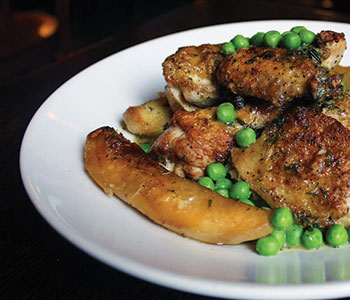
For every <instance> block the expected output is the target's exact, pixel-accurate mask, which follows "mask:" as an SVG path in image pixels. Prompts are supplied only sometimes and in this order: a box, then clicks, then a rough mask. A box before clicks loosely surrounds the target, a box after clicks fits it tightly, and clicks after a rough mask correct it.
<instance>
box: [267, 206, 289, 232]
mask: <svg viewBox="0 0 350 300" xmlns="http://www.w3.org/2000/svg"><path fill="white" fill-rule="evenodd" d="M271 223H272V225H273V226H274V227H275V228H277V229H285V228H287V227H289V226H290V225H292V224H293V215H292V213H291V211H290V209H289V207H280V208H277V209H275V210H274V212H273V213H272V216H271Z"/></svg>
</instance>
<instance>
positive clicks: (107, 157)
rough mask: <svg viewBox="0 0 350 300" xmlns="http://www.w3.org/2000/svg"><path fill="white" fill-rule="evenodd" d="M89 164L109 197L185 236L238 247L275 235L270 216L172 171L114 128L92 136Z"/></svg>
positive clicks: (86, 154)
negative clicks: (241, 244) (119, 200)
mask: <svg viewBox="0 0 350 300" xmlns="http://www.w3.org/2000/svg"><path fill="white" fill-rule="evenodd" d="M84 159H85V167H86V170H87V172H88V173H89V175H90V176H91V177H92V178H93V179H94V180H95V182H96V183H97V184H98V185H99V186H100V187H101V188H102V189H103V190H104V191H105V192H106V193H108V194H113V193H114V194H115V195H116V196H117V197H119V198H120V199H121V200H123V201H124V202H126V203H127V204H129V205H130V206H131V207H133V208H135V209H136V210H138V211H139V212H141V213H142V214H144V215H145V216H147V217H148V218H149V219H150V220H152V221H153V222H155V223H157V224H159V225H161V226H163V227H165V228H167V229H169V230H172V231H174V232H176V233H178V234H180V235H182V236H185V237H189V238H192V239H195V240H199V241H202V242H205V243H213V244H239V243H242V242H245V241H250V240H255V239H257V238H260V237H263V236H265V235H268V234H269V233H271V231H272V226H271V223H270V216H271V212H270V211H266V210H264V209H259V208H256V207H252V206H249V205H246V204H244V203H241V202H239V201H232V200H231V199H229V198H226V197H223V196H221V195H219V194H218V193H216V192H214V191H212V190H210V189H207V188H205V187H202V186H201V185H199V184H197V183H196V182H193V181H192V180H189V179H185V178H181V177H179V176H177V175H175V174H174V173H172V172H169V171H167V170H166V169H164V168H163V167H161V166H160V165H159V164H158V163H157V162H156V161H155V160H153V159H152V158H151V157H150V156H149V155H148V154H146V153H145V152H144V151H143V150H142V149H141V148H140V147H139V146H138V145H136V144H135V143H131V142H130V141H128V140H127V139H125V138H124V137H123V136H122V135H121V134H118V133H117V132H116V131H115V130H114V129H113V128H110V127H102V128H99V129H96V130H95V131H93V132H91V133H90V134H89V135H88V137H87V139H86V144H85V151H84Z"/></svg>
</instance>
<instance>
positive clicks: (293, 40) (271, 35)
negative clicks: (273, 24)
mask: <svg viewBox="0 0 350 300" xmlns="http://www.w3.org/2000/svg"><path fill="white" fill-rule="evenodd" d="M315 37H316V35H315V34H314V33H313V32H312V31H310V30H308V29H306V27H305V26H295V27H293V28H291V30H289V31H285V32H283V33H282V34H281V33H280V32H279V31H277V30H270V31H268V32H265V33H264V32H257V33H256V34H254V35H253V36H252V37H251V38H247V37H244V36H243V35H241V34H237V35H236V36H235V37H234V38H233V39H231V41H229V42H227V43H224V44H223V45H222V47H221V52H222V53H223V54H224V55H228V54H231V53H234V52H235V51H236V50H237V49H239V48H242V47H248V46H250V45H251V46H255V47H273V48H274V47H282V48H287V49H297V48H299V47H300V46H301V45H303V44H312V43H313V42H314V40H315Z"/></svg>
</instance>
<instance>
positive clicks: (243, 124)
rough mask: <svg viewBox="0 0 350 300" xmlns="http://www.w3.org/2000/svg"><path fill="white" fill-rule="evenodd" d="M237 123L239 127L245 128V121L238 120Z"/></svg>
mask: <svg viewBox="0 0 350 300" xmlns="http://www.w3.org/2000/svg"><path fill="white" fill-rule="evenodd" d="M236 121H237V123H238V124H239V125H242V126H245V125H246V122H244V121H243V120H241V119H240V118H236Z"/></svg>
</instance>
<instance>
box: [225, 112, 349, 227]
mask: <svg viewBox="0 0 350 300" xmlns="http://www.w3.org/2000/svg"><path fill="white" fill-rule="evenodd" d="M348 118H349V115H348ZM349 141H350V129H348V128H346V127H345V126H343V125H342V124H341V123H340V122H338V121H337V120H336V119H334V118H332V117H329V116H326V115H325V114H323V113H322V111H321V110H320V109H319V108H318V107H315V106H295V107H292V108H291V109H288V110H286V111H285V112H284V114H283V115H281V116H280V117H279V118H278V119H276V120H275V121H274V122H272V123H271V124H270V126H268V127H267V128H266V129H265V130H264V131H263V133H262V135H261V136H260V138H259V139H258V140H257V141H256V143H254V144H253V145H251V146H250V147H249V148H234V149H233V150H232V152H231V155H232V157H231V159H232V164H233V166H234V168H235V169H236V170H237V172H238V174H239V175H238V176H239V178H241V179H242V180H244V181H245V182H247V183H248V184H249V185H250V187H251V189H253V190H254V191H255V192H256V193H258V194H259V195H260V196H261V197H262V198H263V199H264V200H265V201H266V202H267V203H268V204H269V205H270V206H271V207H272V208H277V207H282V206H288V207H290V209H291V210H292V212H293V213H294V215H295V216H296V218H297V219H298V220H299V222H300V223H301V224H302V225H304V226H317V227H320V228H322V227H328V226H330V225H332V224H334V223H338V224H343V225H346V226H349V225H350V213H349V210H350V188H349V182H350V147H344V145H347V144H348V143H349Z"/></svg>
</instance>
